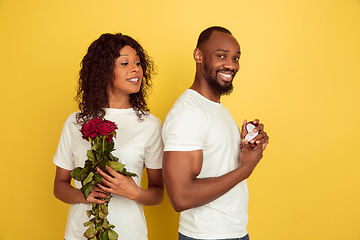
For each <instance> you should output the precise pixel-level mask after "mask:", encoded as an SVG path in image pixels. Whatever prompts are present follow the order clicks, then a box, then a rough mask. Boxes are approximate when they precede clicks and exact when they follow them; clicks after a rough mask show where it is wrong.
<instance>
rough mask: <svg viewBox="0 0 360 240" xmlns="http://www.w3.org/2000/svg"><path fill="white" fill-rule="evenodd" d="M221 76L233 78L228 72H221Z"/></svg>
mask: <svg viewBox="0 0 360 240" xmlns="http://www.w3.org/2000/svg"><path fill="white" fill-rule="evenodd" d="M219 74H220V75H221V76H223V77H225V78H229V79H230V78H232V75H231V74H226V73H219Z"/></svg>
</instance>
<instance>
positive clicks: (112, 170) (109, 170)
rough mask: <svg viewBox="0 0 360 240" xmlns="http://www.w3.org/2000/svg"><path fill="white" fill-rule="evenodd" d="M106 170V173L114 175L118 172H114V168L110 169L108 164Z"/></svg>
mask: <svg viewBox="0 0 360 240" xmlns="http://www.w3.org/2000/svg"><path fill="white" fill-rule="evenodd" d="M106 171H108V173H110V174H111V175H113V176H114V177H115V175H118V174H119V173H118V172H116V171H115V170H114V169H112V168H111V167H109V166H108V165H106Z"/></svg>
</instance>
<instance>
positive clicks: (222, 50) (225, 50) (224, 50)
mask: <svg viewBox="0 0 360 240" xmlns="http://www.w3.org/2000/svg"><path fill="white" fill-rule="evenodd" d="M215 52H226V53H228V52H230V51H229V50H227V49H221V48H219V49H217V50H216V51H215ZM236 53H238V54H240V55H241V52H240V51H237V52H236Z"/></svg>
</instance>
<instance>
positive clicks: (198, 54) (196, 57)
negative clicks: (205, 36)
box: [193, 48, 202, 63]
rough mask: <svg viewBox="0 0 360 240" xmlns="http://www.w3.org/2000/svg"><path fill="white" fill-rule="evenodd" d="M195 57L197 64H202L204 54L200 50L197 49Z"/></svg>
mask: <svg viewBox="0 0 360 240" xmlns="http://www.w3.org/2000/svg"><path fill="white" fill-rule="evenodd" d="M193 55H194V60H195V62H196V63H202V52H201V51H200V49H198V48H196V49H195V50H194V53H193Z"/></svg>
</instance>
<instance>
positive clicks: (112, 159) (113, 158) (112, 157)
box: [108, 153, 119, 162]
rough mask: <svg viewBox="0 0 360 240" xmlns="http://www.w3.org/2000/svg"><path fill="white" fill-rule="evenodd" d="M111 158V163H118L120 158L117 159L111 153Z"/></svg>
mask: <svg viewBox="0 0 360 240" xmlns="http://www.w3.org/2000/svg"><path fill="white" fill-rule="evenodd" d="M108 156H109V158H110V160H111V161H114V162H118V161H119V158H117V157H115V156H114V155H112V154H111V153H109V155H108Z"/></svg>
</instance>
